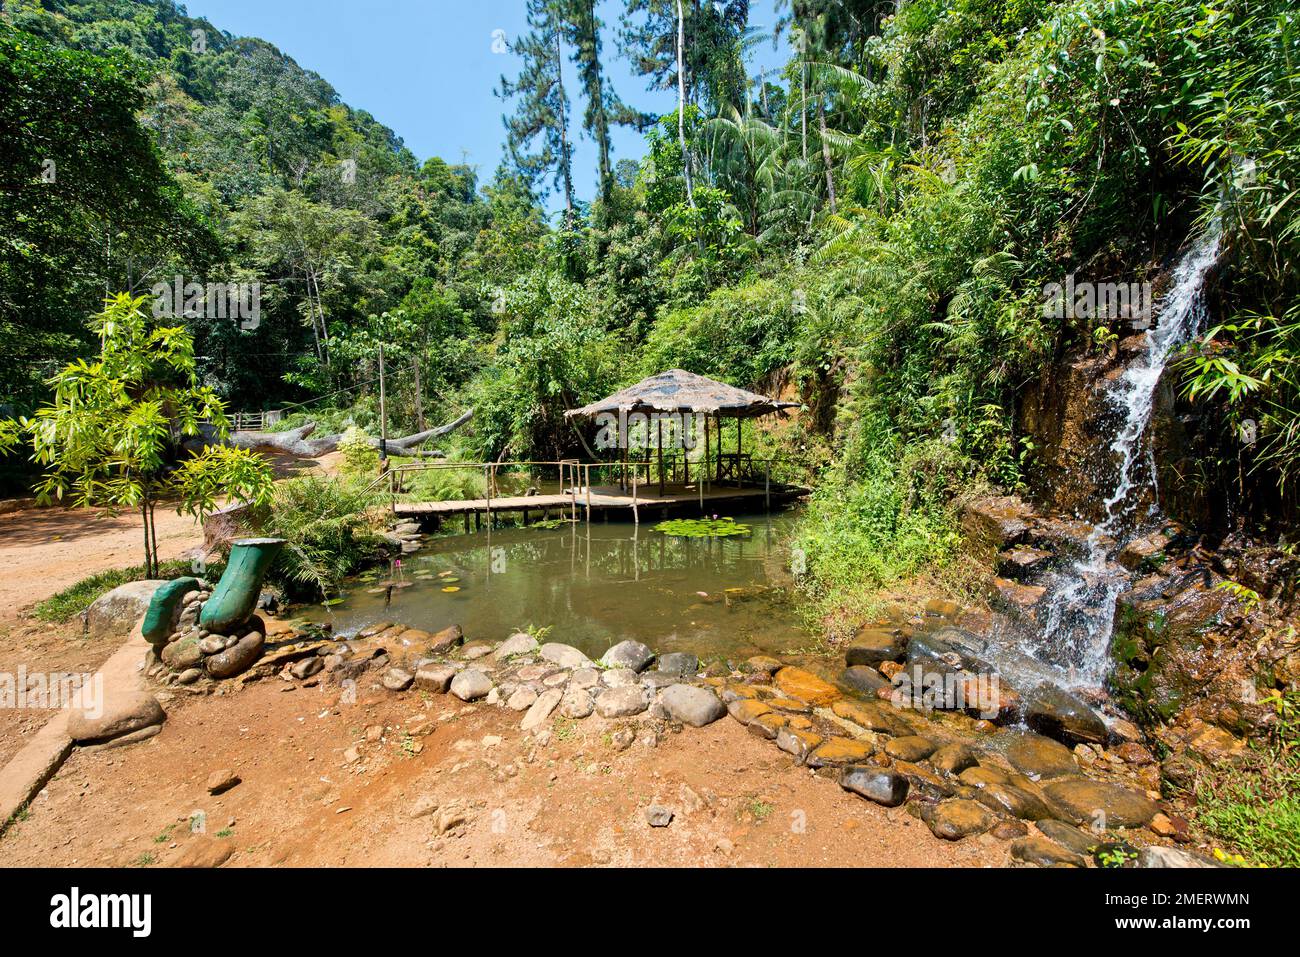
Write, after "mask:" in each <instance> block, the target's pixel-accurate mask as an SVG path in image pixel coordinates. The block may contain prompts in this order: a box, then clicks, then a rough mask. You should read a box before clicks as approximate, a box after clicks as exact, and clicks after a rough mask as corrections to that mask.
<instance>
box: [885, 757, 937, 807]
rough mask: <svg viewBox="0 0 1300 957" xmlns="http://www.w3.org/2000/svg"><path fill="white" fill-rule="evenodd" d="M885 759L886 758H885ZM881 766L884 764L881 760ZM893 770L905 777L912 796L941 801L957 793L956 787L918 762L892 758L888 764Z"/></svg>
mask: <svg viewBox="0 0 1300 957" xmlns="http://www.w3.org/2000/svg"><path fill="white" fill-rule="evenodd" d="M884 757H885V756H884V755H883V754H878V755H876V758H875V759H873V760H880V759H881V758H884ZM886 760H887V759H886ZM881 766H882V767H883V766H884V764H883V762H882V765H881ZM890 767H892V768H893V769H894V770H895V771H897V772H898V773H899V774H901V775H903V777H905V778H907V782H908V784H910V785H911V787H912V791H911V793H912V795H913V796H914V797H919V798H925V799H927V800H930V801H941V800H943V799H944V798H950V797H952V796H953V795H954V794H956V793H957V789H956V788H955V787H953V786H952V784H950V783H949V782H947V781H945V780H944V779H943V778H941V777H939V775H938V774H936V773H935V772H933V771H931V770H930V769H929V768H927V767H923V766H922V765H920V764H913V763H912V762H910V761H899V760H898V759H895V760H894V763H893V764H892V765H890Z"/></svg>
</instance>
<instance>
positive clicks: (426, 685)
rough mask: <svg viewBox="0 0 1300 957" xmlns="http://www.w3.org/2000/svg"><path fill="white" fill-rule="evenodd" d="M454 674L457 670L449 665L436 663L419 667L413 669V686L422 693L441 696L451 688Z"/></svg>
mask: <svg viewBox="0 0 1300 957" xmlns="http://www.w3.org/2000/svg"><path fill="white" fill-rule="evenodd" d="M456 672H457V669H456V668H454V667H453V666H451V665H446V664H438V663H436V662H434V663H430V664H424V665H421V666H420V667H418V668H416V669H415V686H416V687H417V688H419V689H421V690H424V691H432V692H434V693H435V694H442V693H443V692H445V691H446V690H447V689H448V688H449V687H451V680H452V679H453V678H455V677H456Z"/></svg>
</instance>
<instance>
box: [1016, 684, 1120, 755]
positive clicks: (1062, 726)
mask: <svg viewBox="0 0 1300 957" xmlns="http://www.w3.org/2000/svg"><path fill="white" fill-rule="evenodd" d="M1024 709H1025V724H1027V725H1029V727H1031V728H1033V729H1034V730H1035V731H1037V732H1039V733H1040V734H1045V735H1047V736H1048V737H1052V738H1058V739H1060V740H1063V741H1069V742H1071V743H1077V742H1081V741H1082V742H1085V743H1088V744H1104V743H1105V742H1106V739H1107V737H1108V736H1109V735H1108V732H1107V731H1106V722H1105V721H1103V720H1102V718H1101V715H1099V714H1098V713H1097V712H1096V711H1093V710H1092V708H1090V707H1088V705H1087V704H1085V703H1084V702H1083V700H1082V699H1080V698H1079V697H1077V696H1076V695H1073V694H1071V693H1070V692H1068V691H1066V690H1065V689H1063V688H1060V687H1058V686H1056V685H1054V684H1051V683H1050V682H1046V681H1045V682H1043V683H1042V684H1040V685H1039V686H1038V687H1037V688H1035V689H1034V690H1033V691H1031V692H1029V694H1027V695H1026V696H1025V700H1024Z"/></svg>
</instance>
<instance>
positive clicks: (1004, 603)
mask: <svg viewBox="0 0 1300 957" xmlns="http://www.w3.org/2000/svg"><path fill="white" fill-rule="evenodd" d="M1046 594H1047V589H1046V588H1045V587H1043V586H1042V585H1024V584H1021V583H1020V582H1018V581H1014V580H1012V579H1010V578H994V579H993V584H992V586H991V587H990V589H989V604H991V605H992V606H993V608H994V609H996V610H998V611H1002V612H1005V613H1007V614H1010V615H1014V616H1017V617H1020V618H1026V619H1031V620H1032V619H1033V616H1034V609H1035V608H1036V607H1037V606H1038V603H1039V602H1040V601H1041V600H1042V598H1043V596H1044V595H1046Z"/></svg>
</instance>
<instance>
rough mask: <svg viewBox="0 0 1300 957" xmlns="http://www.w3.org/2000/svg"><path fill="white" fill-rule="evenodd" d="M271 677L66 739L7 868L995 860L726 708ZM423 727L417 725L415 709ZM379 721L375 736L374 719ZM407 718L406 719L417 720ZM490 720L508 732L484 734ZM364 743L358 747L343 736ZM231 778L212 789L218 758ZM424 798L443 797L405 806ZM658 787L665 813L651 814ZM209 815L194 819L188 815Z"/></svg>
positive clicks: (999, 857) (998, 845)
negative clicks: (478, 699) (551, 721)
mask: <svg viewBox="0 0 1300 957" xmlns="http://www.w3.org/2000/svg"><path fill="white" fill-rule="evenodd" d="M337 699H338V692H337V689H334V688H327V687H326V686H323V685H318V686H316V687H298V688H297V690H294V686H293V685H291V684H288V683H286V682H284V681H280V680H278V679H268V680H264V681H260V682H257V683H254V684H251V685H249V686H247V687H246V688H245V689H243V690H242V691H239V692H236V693H232V694H229V695H218V696H212V697H190V696H188V695H186V696H183V697H180V698H177V699H175V700H173V701H171V702H168V703H167V705H166V706H167V710H168V720H167V723H166V725H164V727H163V730H162V732H161V733H160V734H159V735H157V736H155V737H154V738H151V739H149V740H148V741H145V742H143V743H140V744H136V745H131V746H128V747H122V748H117V749H108V750H102V751H77V752H75V753H74V754H73V756H72V757H71V758H70V759H69V760H68V762H67V764H66V765H65V766H64V767H63V769H62V770H61V771H60V772H59V773H58V775H57V776H56V777H55V778H54V780H53V781H51V782H50V784H49V785H48V787H47V788H46V790H45V791H44V792H43V793H42V794H41V795H40V796H39V797H38V798H37V799H36V800H35V801H34V802H33V804H32V806H31V808H30V810H29V812H28V816H27V817H26V819H24V820H22V821H20V822H19V823H17V824H15V825H14V826H13V827H12V828H11V829H10V831H9V832H8V833H7V834H6V835H5V836H4V837H3V838H2V839H0V866H15V865H41V866H47V865H55V866H58V865H95V864H102V865H115V866H126V865H135V866H167V865H171V864H175V863H179V862H180V861H181V860H182V855H186V854H187V853H188V854H193V853H194V852H196V851H199V850H204V851H205V852H207V853H211V852H212V851H213V849H214V848H216V849H219V850H221V852H222V856H224V852H225V851H226V850H227V849H228V850H231V851H232V852H233V853H231V855H230V857H229V860H228V861H227V862H226V864H225V866H227V867H234V866H268V865H293V866H316V865H326V866H362V865H368V866H384V865H394V866H551V865H559V866H591V865H614V866H618V865H642V866H645V865H650V866H834V867H839V866H869V865H878V866H880V865H883V866H947V867H952V866H958V867H960V866H982V865H984V866H987V865H992V866H1002V865H1005V864H1006V863H1007V862H1008V859H1009V858H1008V854H1007V850H1006V845H1005V844H1004V843H1003V842H1001V841H998V840H997V839H996V838H993V837H991V836H987V835H986V836H983V837H980V838H974V839H971V840H967V841H963V842H961V843H960V844H949V843H946V842H944V841H941V840H939V839H937V838H935V837H934V836H933V835H931V834H930V832H929V830H928V829H927V828H926V826H925V825H924V824H922V823H921V822H920V821H918V820H916V819H914V818H912V817H911V816H910V815H909V814H907V813H906V812H905V811H904V810H903V809H902V808H896V809H892V810H886V809H885V808H882V807H879V806H876V805H874V804H870V803H869V802H866V801H864V800H862V799H860V798H857V797H855V796H853V795H851V794H848V793H846V792H845V791H843V790H842V789H841V788H840V787H839V785H838V784H837V783H835V782H834V781H833V780H830V779H828V778H826V777H819V776H815V775H813V774H812V773H811V772H810V771H809V770H808V769H806V768H800V767H797V766H796V765H795V764H794V762H793V761H792V760H791V759H790V758H788V757H787V756H786V755H784V754H782V753H781V752H779V751H777V750H776V749H775V748H773V747H772V745H771V743H770V742H765V741H760V740H759V739H758V738H756V737H755V736H753V735H751V734H749V733H748V732H746V731H745V730H744V728H743V727H741V725H739V724H738V723H737V722H735V721H732V720H730V719H727V718H724V719H722V720H721V721H718V722H716V723H715V724H712V725H710V726H708V727H706V728H703V729H691V728H687V729H686V730H684V731H682V732H681V733H679V734H668V735H666V736H665V737H664V738H663V740H662V741H661V743H660V744H659V746H658V747H655V748H651V747H648V746H646V745H644V744H642V743H635V744H633V745H632V746H631V748H629V749H628V750H626V751H623V752H619V751H617V750H616V749H615V748H614V747H613V745H612V744H611V743H610V738H609V734H610V732H612V731H613V730H615V729H617V727H618V726H619V725H618V722H616V721H609V722H603V721H601V720H600V719H598V718H594V717H593V718H590V719H588V720H586V721H583V722H573V723H569V722H564V721H563V720H561V721H559V722H558V723H557V724H556V725H555V727H554V730H553V732H552V735H551V741H550V743H549V744H548V745H545V746H542V745H538V744H536V743H535V742H534V740H533V738H532V737H531V736H530V735H527V734H525V733H523V732H521V731H520V730H519V728H518V722H519V718H520V716H519V715H518V714H515V713H514V712H509V711H506V710H504V709H500V708H491V707H475V706H465V705H462V704H461V703H460V702H458V701H456V700H455V699H453V698H450V697H448V696H442V695H439V696H428V697H426V698H425V699H424V700H423V701H422V700H421V698H420V697H419V696H417V695H414V694H410V695H401V696H395V695H391V694H388V693H386V692H378V693H376V694H375V695H374V696H373V697H370V698H366V697H364V696H363V697H362V698H361V699H360V700H359V701H358V702H357V703H354V704H340V703H339V702H338V700H337ZM422 724H424V725H427V727H426V728H421V727H420V725H422ZM376 725H382V726H383V728H384V731H383V738H382V740H375V741H368V740H367V734H366V731H367V728H370V727H373V726H376ZM411 728H414V729H415V730H416V732H417V733H416V734H410V733H409V729H411ZM494 736H497V737H499V738H500V739H501V740H500V741H499V742H498V741H495V740H494ZM350 747H357V748H358V749H359V753H360V756H359V758H357V759H356V760H355V761H353V762H351V763H349V761H348V760H347V757H348V755H345V751H346V750H347V749H349V748H350ZM223 768H224V769H230V770H232V771H234V772H235V773H236V774H237V775H238V776H239V777H240V778H242V782H241V783H240V784H238V785H237V786H236V787H234V788H233V789H232V790H230V791H228V792H226V793H224V794H222V795H219V796H215V797H214V796H210V795H209V794H208V792H207V790H206V786H205V783H206V781H207V779H208V776H209V775H210V774H211V773H212V772H213V771H215V770H218V769H223ZM421 799H424V800H425V803H426V804H435V805H436V806H437V807H436V809H435V810H432V811H431V812H430V813H427V814H424V815H422V816H412V813H413V810H414V809H415V808H416V807H417V805H418V804H419V803H420V801H421ZM652 801H658V802H659V803H661V804H664V805H666V806H668V807H670V808H672V809H673V810H674V812H675V817H674V819H673V821H672V823H671V824H670V825H669V826H668V827H666V828H654V827H651V826H650V825H649V824H648V823H647V821H646V818H645V808H646V806H647V805H648V804H650V803H651V802H652ZM196 811H202V812H204V821H205V833H202V834H200V833H192V831H191V826H190V820H191V816H192V815H193V814H194V812H196Z"/></svg>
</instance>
